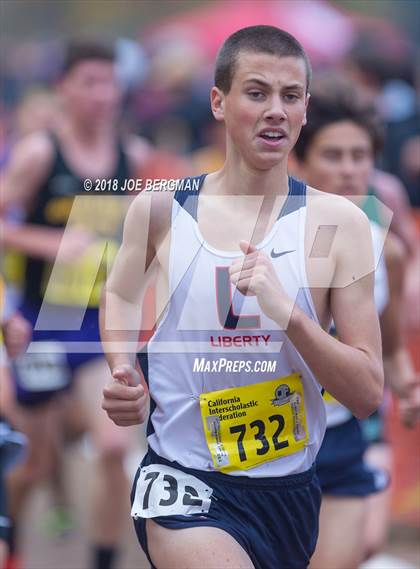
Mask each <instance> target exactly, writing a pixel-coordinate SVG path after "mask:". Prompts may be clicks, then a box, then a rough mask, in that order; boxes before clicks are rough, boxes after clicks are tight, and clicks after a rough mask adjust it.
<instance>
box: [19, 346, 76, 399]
mask: <svg viewBox="0 0 420 569" xmlns="http://www.w3.org/2000/svg"><path fill="white" fill-rule="evenodd" d="M35 346H36V350H37V351H36V352H29V353H26V354H22V355H20V356H18V357H17V358H16V359H15V361H14V367H15V371H16V373H17V376H18V379H19V384H20V385H21V386H22V387H23V388H24V389H26V390H27V391H33V392H36V391H57V390H60V389H64V388H65V387H67V385H68V384H69V382H70V378H71V374H70V368H69V366H68V363H67V357H66V353H65V349H64V346H63V344H61V343H60V342H36V344H35Z"/></svg>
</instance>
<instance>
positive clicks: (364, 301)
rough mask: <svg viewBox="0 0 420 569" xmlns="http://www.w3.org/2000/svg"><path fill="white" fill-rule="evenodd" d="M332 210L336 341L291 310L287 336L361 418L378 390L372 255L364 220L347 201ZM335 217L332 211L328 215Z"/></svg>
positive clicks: (321, 379) (329, 388)
mask: <svg viewBox="0 0 420 569" xmlns="http://www.w3.org/2000/svg"><path fill="white" fill-rule="evenodd" d="M339 208H340V209H339V211H338V212H337V234H336V239H335V240H334V246H333V248H332V257H333V261H334V265H335V270H334V275H333V278H332V282H331V289H330V309H331V314H332V317H333V319H334V323H335V327H336V330H337V335H338V337H339V338H340V340H339V341H337V340H336V339H335V338H333V337H331V336H330V335H329V334H328V333H327V332H326V331H324V330H323V329H321V328H320V327H319V326H317V324H316V323H315V322H314V321H312V320H310V319H309V318H307V317H306V316H305V314H303V313H302V311H300V310H299V309H298V308H297V307H295V308H294V310H293V313H292V317H291V319H290V322H289V326H288V329H287V331H286V332H287V335H288V336H289V338H290V339H291V340H292V341H293V343H294V344H295V345H296V347H297V349H298V350H299V352H300V353H301V355H302V357H303V358H304V360H305V361H306V362H307V364H308V365H309V367H310V368H311V369H312V371H313V373H314V374H315V376H316V377H317V379H318V380H319V382H320V383H321V385H322V386H323V387H324V388H325V389H326V390H327V391H328V392H330V393H331V394H332V395H333V396H334V397H335V398H336V399H337V400H338V401H340V402H341V403H343V404H344V405H345V406H346V407H348V408H349V409H350V410H351V411H352V412H353V413H354V415H356V416H357V417H360V418H363V417H366V416H368V415H370V414H371V413H372V412H373V411H374V410H375V409H376V408H377V407H378V405H379V403H380V401H381V399H382V392H383V369H382V359H381V358H382V354H381V336H380V328H379V321H378V316H377V312H376V308H375V304H374V299H373V287H374V273H373V269H374V257H373V248H372V238H371V232H370V226H369V221H368V219H367V218H366V216H365V214H364V213H363V212H361V210H359V209H358V208H357V207H356V206H354V204H352V203H350V202H349V201H346V202H343V201H342V200H341V204H340V206H339ZM334 215H335V214H334Z"/></svg>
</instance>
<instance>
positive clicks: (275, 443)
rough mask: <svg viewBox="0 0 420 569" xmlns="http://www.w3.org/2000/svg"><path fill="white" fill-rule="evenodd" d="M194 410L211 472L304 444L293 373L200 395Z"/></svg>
mask: <svg viewBox="0 0 420 569" xmlns="http://www.w3.org/2000/svg"><path fill="white" fill-rule="evenodd" d="M200 410H201V417H202V421H203V427H204V433H205V437H206V442H207V446H208V449H209V451H210V453H211V455H212V459H213V463H214V466H215V468H216V469H217V470H220V471H223V472H230V471H232V470H248V469H250V468H253V467H254V466H257V465H259V464H262V463H264V462H268V461H271V460H276V459H277V458H280V457H281V456H287V455H289V454H294V453H296V452H298V451H300V450H301V449H302V448H304V446H305V445H306V444H307V442H308V438H309V435H308V428H307V422H306V415H305V400H304V392H303V385H302V380H301V377H300V375H299V374H298V373H295V374H292V375H289V376H286V377H281V378H278V379H274V380H270V381H267V382H262V383H255V384H253V385H246V386H242V387H233V388H229V389H223V390H220V391H212V392H209V393H203V394H201V396H200Z"/></svg>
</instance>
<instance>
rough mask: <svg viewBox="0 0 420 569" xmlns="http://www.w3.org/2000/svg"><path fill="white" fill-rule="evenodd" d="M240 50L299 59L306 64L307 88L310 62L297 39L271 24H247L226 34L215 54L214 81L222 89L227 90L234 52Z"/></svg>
mask: <svg viewBox="0 0 420 569" xmlns="http://www.w3.org/2000/svg"><path fill="white" fill-rule="evenodd" d="M244 51H247V52H251V53H268V54H270V55H276V56H278V57H298V58H301V59H303V61H304V63H305V68H306V88H307V90H308V89H309V84H310V81H311V76H312V68H311V63H310V61H309V58H308V55H307V54H306V52H305V50H304V49H303V47H302V46H301V45H300V43H299V42H298V41H297V39H296V38H294V37H293V36H292V35H291V34H289V33H288V32H285V31H284V30H281V29H280V28H276V27H274V26H250V27H248V28H242V29H241V30H238V31H237V32H235V33H234V34H232V35H231V36H229V37H228V38H227V40H226V41H225V42H224V44H223V45H222V47H221V48H220V50H219V53H218V54H217V58H216V66H215V73H214V84H215V85H216V87H218V88H219V89H220V90H221V91H223V93H225V94H226V93H229V91H230V88H231V85H232V79H233V76H234V73H235V66H236V63H237V59H238V55H239V53H241V52H244Z"/></svg>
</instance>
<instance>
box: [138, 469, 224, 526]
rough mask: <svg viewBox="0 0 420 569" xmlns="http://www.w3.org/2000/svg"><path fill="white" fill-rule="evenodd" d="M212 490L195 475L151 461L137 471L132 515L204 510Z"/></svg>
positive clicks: (208, 502) (153, 516) (201, 511)
mask: <svg viewBox="0 0 420 569" xmlns="http://www.w3.org/2000/svg"><path fill="white" fill-rule="evenodd" d="M212 493H213V490H212V488H210V486H207V484H204V482H202V481H201V480H199V479H198V478H196V477H195V476H192V475H190V474H187V473H185V472H182V471H181V470H176V469H175V468H172V467H170V466H165V465H163V464H150V465H149V466H144V467H143V468H142V469H141V471H140V476H139V478H138V480H137V485H136V494H135V497H134V502H133V506H132V508H131V516H132V517H133V518H155V517H158V516H171V515H182V516H188V515H191V514H205V513H207V512H208V511H209V509H210V505H211V495H212Z"/></svg>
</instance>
